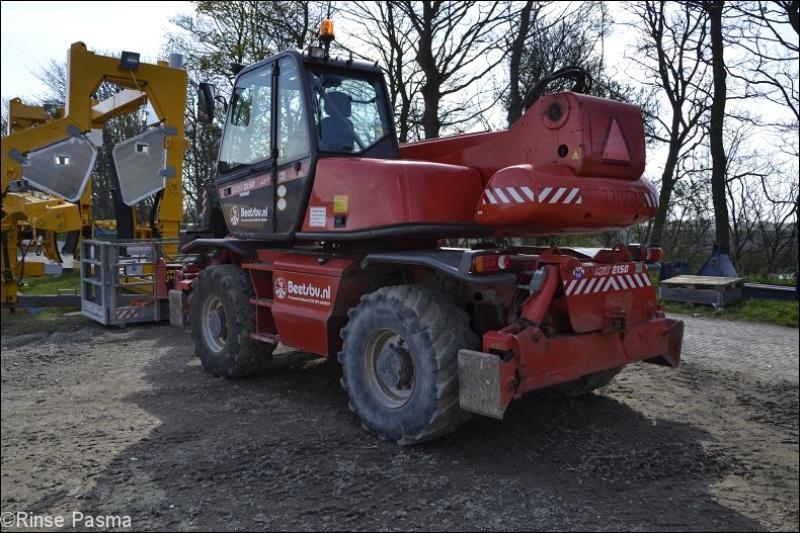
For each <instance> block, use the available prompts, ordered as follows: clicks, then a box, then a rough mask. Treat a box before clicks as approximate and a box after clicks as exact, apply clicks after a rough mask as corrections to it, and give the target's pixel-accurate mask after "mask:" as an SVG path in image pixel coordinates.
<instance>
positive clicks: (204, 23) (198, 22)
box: [171, 0, 328, 81]
mask: <svg viewBox="0 0 800 533" xmlns="http://www.w3.org/2000/svg"><path fill="white" fill-rule="evenodd" d="M192 5H193V7H194V14H190V15H179V16H177V17H175V18H174V19H172V21H171V22H172V23H173V24H175V25H176V26H177V27H178V28H180V29H182V30H184V31H185V32H186V33H187V34H188V35H189V36H190V38H189V39H187V40H185V41H184V47H185V52H186V55H187V65H188V66H189V67H190V68H193V69H196V70H198V71H200V72H202V73H204V75H205V77H206V78H214V79H216V80H220V81H221V80H223V79H226V78H228V77H229V76H230V72H231V65H232V64H240V65H248V64H251V63H255V62H257V61H261V60H262V59H266V58H267V57H269V56H271V55H273V54H276V53H278V52H281V51H284V50H289V49H294V48H304V47H305V46H306V45H307V44H309V42H310V40H311V39H312V38H313V36H314V33H313V30H314V29H316V27H315V24H316V22H318V19H321V18H322V14H323V12H324V10H325V8H326V6H327V5H328V2H310V1H276V2H262V1H257V0H248V1H243V0H237V1H230V2H227V1H211V2H209V1H204V2H192ZM312 25H314V26H312Z"/></svg>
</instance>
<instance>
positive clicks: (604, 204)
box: [475, 165, 658, 236]
mask: <svg viewBox="0 0 800 533" xmlns="http://www.w3.org/2000/svg"><path fill="white" fill-rule="evenodd" d="M657 211H658V194H657V193H656V190H655V187H653V185H652V184H651V183H650V182H649V181H647V180H646V179H644V178H641V179H638V180H635V181H628V180H620V179H611V178H595V179H591V180H587V179H585V178H582V177H578V176H573V175H572V174H570V173H569V170H568V169H567V168H566V167H556V166H548V167H543V166H539V167H531V166H530V165H519V166H514V167H509V168H505V169H503V170H500V171H499V172H497V173H496V174H495V175H494V177H493V178H492V179H491V180H490V181H489V184H488V185H487V186H486V189H485V191H484V193H483V196H482V198H481V202H480V204H479V205H478V206H477V209H476V211H475V221H476V222H478V223H479V224H482V225H485V226H492V227H496V228H503V229H504V230H505V231H504V233H512V234H513V233H516V234H522V235H527V236H547V235H556V234H566V233H591V232H600V231H607V230H612V229H621V228H627V227H629V226H631V225H633V224H638V223H639V222H642V221H645V220H648V219H650V218H652V217H653V216H655V214H656V212H657Z"/></svg>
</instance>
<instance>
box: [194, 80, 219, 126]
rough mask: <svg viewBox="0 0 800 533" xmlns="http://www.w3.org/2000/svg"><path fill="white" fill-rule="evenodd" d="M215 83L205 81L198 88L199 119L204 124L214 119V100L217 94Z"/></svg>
mask: <svg viewBox="0 0 800 533" xmlns="http://www.w3.org/2000/svg"><path fill="white" fill-rule="evenodd" d="M214 93H215V90H214V85H213V84H211V83H206V82H203V83H201V84H200V87H198V89H197V121H198V122H202V123H203V124H209V123H210V122H211V121H213V120H214V102H215V100H216V95H215V94H214Z"/></svg>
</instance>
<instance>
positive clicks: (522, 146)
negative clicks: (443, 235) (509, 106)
mask: <svg viewBox="0 0 800 533" xmlns="http://www.w3.org/2000/svg"><path fill="white" fill-rule="evenodd" d="M400 157H401V158H403V159H413V160H419V161H435V162H438V163H448V164H451V165H463V166H467V167H472V168H475V169H477V170H478V171H479V172H480V173H481V176H482V177H483V180H484V183H485V184H486V183H488V182H489V179H490V178H491V177H492V176H494V174H495V173H496V172H497V171H499V170H500V169H503V168H506V167H508V166H513V165H524V164H528V165H559V166H563V167H564V168H565V169H568V173H569V174H571V175H573V176H579V177H587V178H596V177H603V178H622V179H626V180H636V179H639V177H640V176H641V175H642V173H643V172H644V166H645V144H644V125H643V122H642V114H641V111H640V109H639V108H638V107H637V106H635V105H631V104H626V103H623V102H617V101H613V100H606V99H603V98H597V97H594V96H587V95H582V94H575V93H558V94H550V95H546V96H544V97H543V98H542V99H541V100H539V101H538V102H536V103H535V104H534V105H533V106H532V107H531V108H530V109H529V110H528V111H527V112H526V113H525V115H523V116H522V118H520V119H519V120H517V122H515V123H514V124H513V125H512V126H511V127H510V128H509V129H507V130H505V131H500V132H496V133H482V134H475V135H464V136H459V137H453V138H442V139H433V140H428V141H422V142H417V143H411V144H406V145H403V146H401V148H400Z"/></svg>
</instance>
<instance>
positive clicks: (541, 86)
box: [524, 65, 592, 111]
mask: <svg viewBox="0 0 800 533" xmlns="http://www.w3.org/2000/svg"><path fill="white" fill-rule="evenodd" d="M558 80H572V81H573V82H574V84H573V85H572V88H571V89H570V92H573V93H581V94H588V93H589V91H591V90H592V76H591V74H589V73H588V72H587V71H586V70H584V69H582V68H581V67H578V66H575V65H570V66H568V67H564V68H561V69H558V70H556V71H555V72H553V73H552V74H548V75H547V76H545V77H544V78H542V79H541V80H539V81H538V82H537V83H536V85H534V86H533V87H531V90H530V91H528V94H526V95H525V105H524V108H525V110H526V111H527V110H528V108H529V107H530V106H532V105H533V104H534V103H535V102H536V101H537V100H538V99H539V98H541V97H542V96H544V94H545V90H546V89H547V86H548V85H550V84H551V83H553V82H554V81H558Z"/></svg>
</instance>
